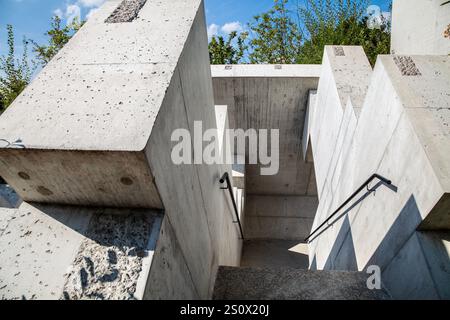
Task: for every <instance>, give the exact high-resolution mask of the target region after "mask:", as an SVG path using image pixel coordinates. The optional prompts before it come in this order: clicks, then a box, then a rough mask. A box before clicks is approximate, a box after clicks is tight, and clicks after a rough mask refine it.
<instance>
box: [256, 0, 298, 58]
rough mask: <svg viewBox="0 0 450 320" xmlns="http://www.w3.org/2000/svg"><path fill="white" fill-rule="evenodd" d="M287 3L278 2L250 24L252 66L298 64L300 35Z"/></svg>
mask: <svg viewBox="0 0 450 320" xmlns="http://www.w3.org/2000/svg"><path fill="white" fill-rule="evenodd" d="M287 3H288V0H275V1H274V6H273V7H272V9H270V10H269V11H268V12H265V13H263V14H261V15H258V16H255V17H254V21H253V22H251V23H250V25H249V26H250V29H251V31H252V38H251V40H250V48H251V52H250V54H249V59H250V63H271V64H277V63H295V61H296V59H297V56H298V54H299V52H300V42H301V36H300V33H299V30H298V27H297V24H296V23H295V22H294V21H293V20H292V18H291V15H290V13H289V11H288V10H287V8H286V6H287Z"/></svg>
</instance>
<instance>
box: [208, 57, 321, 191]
mask: <svg viewBox="0 0 450 320" xmlns="http://www.w3.org/2000/svg"><path fill="white" fill-rule="evenodd" d="M225 67H226V66H221V65H218V66H211V70H212V76H213V86H214V101H215V103H216V104H218V105H227V106H228V117H229V125H230V128H232V129H236V128H238V129H244V130H247V129H249V128H253V129H256V130H258V129H279V130H280V152H279V153H280V159H279V160H280V170H279V172H278V174H276V175H274V176H261V175H260V166H259V165H247V166H246V190H247V193H248V194H268V195H270V194H279V195H305V194H307V192H308V184H309V182H310V179H309V178H310V176H311V169H312V167H311V164H308V163H305V162H304V161H303V159H302V150H301V136H302V132H303V123H304V118H305V110H306V101H307V98H308V92H309V90H310V89H315V88H316V87H317V80H318V76H319V73H320V66H319V65H317V66H316V65H292V66H286V65H282V66H280V67H281V69H276V68H275V67H276V66H273V65H267V66H255V65H253V66H252V65H237V66H232V69H228V70H227V69H226V68H225ZM312 189H314V188H312Z"/></svg>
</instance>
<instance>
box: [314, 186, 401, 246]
mask: <svg viewBox="0 0 450 320" xmlns="http://www.w3.org/2000/svg"><path fill="white" fill-rule="evenodd" d="M382 185H384V186H385V187H387V188H389V189H391V190H392V191H394V192H397V187H396V186H395V185H392V184H387V183H384V182H383V181H378V182H377V183H376V184H375V186H374V187H372V188H367V191H366V192H365V193H364V194H363V195H362V196H360V197H359V198H358V199H357V200H355V201H354V202H353V204H352V205H351V206H350V207H348V208H347V209H345V210H344V211H343V212H342V213H341V214H339V215H337V216H336V218H334V219H332V220H330V221H329V222H328V224H327V225H326V226H324V227H322V230H321V231H319V232H318V233H316V234H315V235H314V236H313V237H312V238H311V239H310V240H309V241H310V242H312V241H314V240H315V239H316V238H317V237H319V236H320V235H321V234H323V233H324V232H325V231H326V230H328V228H330V227H331V226H332V225H334V224H335V223H336V222H337V221H338V220H340V219H341V218H342V217H344V216H345V215H346V214H347V213H349V212H350V211H351V210H352V209H353V208H355V207H356V206H357V205H358V204H360V203H361V202H362V201H363V200H364V199H366V198H367V197H368V196H369V195H370V194H372V193H373V194H374V196H376V191H377V189H378V188H379V187H380V186H382ZM343 226H344V225H343ZM341 229H342V228H341Z"/></svg>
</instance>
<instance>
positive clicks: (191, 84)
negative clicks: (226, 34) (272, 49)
mask: <svg viewBox="0 0 450 320" xmlns="http://www.w3.org/2000/svg"><path fill="white" fill-rule="evenodd" d="M145 8H146V6H144V8H143V10H145ZM207 44H208V41H207V34H206V23H205V17H204V8H203V5H201V6H200V7H199V9H198V11H197V14H196V16H195V19H194V22H193V23H192V28H191V32H190V34H189V37H188V39H187V41H186V44H185V47H184V50H183V53H182V55H181V57H180V60H179V62H178V65H177V67H176V70H175V72H174V75H173V77H172V79H171V82H170V85H169V88H168V90H167V92H166V94H165V98H164V101H163V104H162V106H161V109H160V111H159V114H158V116H157V118H156V121H155V124H154V127H153V130H152V133H151V136H150V140H149V142H148V145H147V147H146V149H145V153H146V156H147V159H148V161H149V163H150V166H151V168H152V172H153V173H154V175H155V184H156V185H157V187H158V192H159V194H160V196H161V200H162V202H163V205H164V209H165V215H166V216H167V217H168V218H169V220H170V225H171V227H172V229H173V231H174V234H175V235H176V241H177V244H176V246H178V247H179V248H180V250H181V252H182V253H183V256H184V259H185V263H186V266H187V268H188V270H189V275H190V276H191V279H192V282H193V284H194V286H195V290H196V293H197V295H198V296H199V298H202V299H206V298H209V297H211V294H212V289H213V285H214V280H215V274H216V271H217V267H218V265H239V260H240V256H241V245H242V241H241V240H240V233H239V228H238V226H237V224H235V223H233V221H234V219H235V218H234V215H235V214H234V211H233V205H232V203H231V198H230V195H229V193H228V191H227V190H222V189H220V183H219V179H220V177H221V176H222V175H223V173H224V172H229V173H230V174H231V172H232V168H231V165H207V164H198V165H190V164H182V165H175V164H174V163H173V162H172V160H171V150H172V146H173V145H175V144H174V143H170V138H171V135H172V132H173V131H174V130H175V129H179V128H183V129H187V130H188V131H189V132H190V133H191V136H193V133H194V121H202V126H203V130H206V129H209V128H217V123H216V114H215V104H214V99H213V89H212V82H211V69H210V64H209V55H208V50H207ZM183 276H184V275H183ZM189 281H191V280H190V279H186V280H185V283H189ZM166 283H167V284H170V283H174V282H166ZM175 285H176V288H177V290H186V292H185V293H183V294H184V295H185V296H188V295H190V294H191V293H192V288H191V287H190V286H188V287H186V288H184V289H183V288H180V286H178V285H179V283H175ZM165 292H173V290H172V288H167V290H166V291H165ZM177 295H181V293H177ZM166 298H171V297H170V296H166Z"/></svg>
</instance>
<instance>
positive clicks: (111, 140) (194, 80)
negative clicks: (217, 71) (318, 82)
mask: <svg viewBox="0 0 450 320" xmlns="http://www.w3.org/2000/svg"><path fill="white" fill-rule="evenodd" d="M120 3H121V1H119V0H112V1H107V2H106V3H105V4H104V5H103V6H102V7H101V8H100V9H99V10H98V11H97V12H96V13H95V14H94V15H93V16H92V17H91V18H90V19H89V21H88V22H87V23H86V24H85V25H84V26H83V28H82V29H81V30H80V31H79V32H78V33H77V34H76V35H75V36H74V37H73V38H72V40H71V41H70V42H69V43H68V44H67V45H66V46H65V47H64V49H62V50H61V51H60V52H59V53H58V55H57V56H56V57H55V58H54V59H53V60H52V61H51V62H50V63H49V64H48V65H47V66H46V67H45V68H44V69H43V71H42V72H41V73H40V74H39V75H38V76H37V78H36V79H35V80H34V81H33V83H32V84H31V85H30V86H28V87H27V89H26V90H25V91H24V92H23V94H21V95H20V96H19V97H18V99H17V100H16V101H15V102H14V103H13V105H12V106H11V107H10V108H8V110H7V111H6V112H5V113H4V114H3V115H2V117H0V135H1V136H2V138H4V139H5V140H6V141H9V142H11V143H4V144H3V145H2V148H1V149H0V175H1V176H2V177H4V178H5V180H6V181H7V182H8V183H10V184H11V185H12V186H13V188H14V189H15V190H17V192H18V193H19V194H20V195H21V196H22V198H23V199H24V200H26V201H37V202H45V203H58V204H71V205H75V206H76V207H75V209H71V208H72V207H69V206H67V208H66V207H63V208H66V209H67V210H68V214H70V212H73V211H77V210H78V208H79V207H78V206H80V205H96V206H102V207H105V206H112V207H144V208H158V209H163V210H164V214H165V218H164V224H163V227H162V229H161V231H160V232H159V237H157V238H158V241H157V243H156V240H155V250H156V258H155V260H154V263H153V264H151V265H150V264H146V265H145V268H144V267H143V268H142V269H143V270H144V271H145V277H144V278H145V279H144V284H143V285H142V284H141V285H139V286H138V288H136V292H139V298H153V299H161V298H166V299H170V298H201V299H206V298H209V297H210V296H211V294H212V287H213V284H214V280H215V273H216V271H217V268H218V265H219V264H220V265H231V266H233V265H238V264H239V260H240V255H241V254H240V253H241V239H240V234H239V229H238V227H237V225H236V224H234V223H233V220H234V212H233V206H232V203H231V199H230V196H229V194H228V192H227V191H226V190H222V189H220V184H219V179H220V177H221V176H222V174H223V173H224V172H226V171H227V172H229V173H230V174H231V171H232V170H231V166H225V165H224V166H222V165H206V164H205V165H202V164H198V165H194V164H184V165H175V164H173V162H172V159H171V151H172V147H173V146H174V145H175V143H174V142H171V134H172V132H173V131H174V130H175V129H180V128H186V129H188V130H189V131H190V132H191V133H192V136H193V122H194V121H195V120H201V121H202V122H203V128H204V129H208V128H216V127H217V123H216V118H215V110H214V99H213V89H212V81H211V70H210V65H209V56H208V50H207V44H208V42H207V35H206V25H205V15H204V7H203V2H202V1H201V0H195V1H192V0H189V1H188V0H175V1H164V2H155V1H147V2H146V3H145V4H144V6H143V7H142V8H141V9H140V11H139V14H138V16H137V17H136V19H134V20H133V21H131V22H119V23H113V22H110V19H108V17H110V15H111V13H112V12H113V11H114V10H115V9H116V8H117V7H118V6H119V5H120ZM107 19H108V21H105V20H107ZM49 88H52V90H51V91H50V90H48V89H49ZM31 105H32V106H33V108H30V106H31ZM13 142H15V143H13ZM25 204H26V203H24V205H25ZM124 210H125V209H124ZM95 212H96V211H95V210H94V213H95ZM126 212H127V211H124V214H125V215H126V216H127V217H128V215H127V214H126ZM68 218H70V216H69V217H68ZM94 218H95V219H97V215H96V214H94ZM94 218H93V219H94ZM129 218H130V219H131V220H132V219H134V218H133V214H130V217H129ZM120 219H122V218H120ZM133 221H134V220H133ZM68 223H69V222H67V221H65V220H64V221H63V225H65V224H68ZM124 223H125V224H126V222H124ZM44 226H45V227H46V226H47V224H45V225H44ZM121 226H123V223H122V224H119V226H118V228H119V229H120V228H121ZM130 228H132V229H136V233H138V234H141V233H142V232H141V231H142V230H141V228H140V227H136V226H134V225H133V226H132V227H130ZM158 230H159V229H158ZM157 233H158V232H157ZM11 234H12V236H14V237H16V238H20V236H21V234H22V233H21V230H20V229H14V230H11ZM44 234H45V233H44ZM45 236H46V237H47V236H49V235H47V234H45ZM66 238H68V241H70V239H69V238H70V233H63V234H62V235H61V239H60V240H59V242H64V240H65V239H66ZM86 238H89V239H91V238H93V239H95V235H94V236H91V237H89V236H87V237H86ZM77 239H78V238H77ZM80 239H81V238H80ZM91 240H92V239H91ZM80 241H81V240H80ZM86 241H88V240H86ZM51 244H52V245H53V244H54V245H58V243H57V242H56V241H51ZM76 248H80V250H81V249H83V248H84V245H83V243H81V244H80V242H79V241H78V242H74V243H73V248H72V249H73V250H75V249H76ZM87 248H88V249H89V250H91V249H92V246H90V245H89V246H87ZM4 250H6V251H7V253H8V255H11V258H10V259H11V260H12V261H14V255H15V254H17V250H16V249H15V248H9V247H7V248H5V249H4ZM73 250H72V251H73ZM72 251H70V250H69V251H68V252H66V251H64V252H65V254H67V256H64V257H63V258H61V259H62V260H61V261H62V263H64V268H67V266H68V265H69V264H70V261H72V260H71V259H75V260H74V261H73V264H74V265H75V266H76V268H78V267H81V266H82V263H84V262H83V261H81V260H80V259H78V258H77V257H76V256H73V254H72V253H73V252H72ZM19 252H20V254H25V253H23V252H21V251H19ZM27 256H29V255H27ZM44 256H45V255H44ZM27 258H30V259H31V256H30V257H27ZM103 258H104V257H103ZM55 259H56V260H58V259H60V258H59V256H55ZM4 261H7V262H4V263H7V265H5V267H3V266H2V267H3V268H2V270H5V272H7V273H8V275H7V276H5V277H4V278H3V279H7V280H8V281H10V282H9V284H13V283H15V282H14V281H15V279H14V275H10V274H9V273H11V272H13V271H14V269H13V267H12V265H13V264H12V263H13V262H10V261H9V260H4ZM152 261H153V260H152ZM45 263H47V262H43V261H40V260H39V261H34V263H33V262H30V264H29V265H28V268H30V267H31V268H33V267H34V268H40V267H41V266H43V265H45ZM88 267H89V266H85V268H88ZM49 268H50V269H51V266H50V265H49ZM49 268H47V269H45V270H44V269H43V270H42V273H43V274H44V276H45V277H50V276H52V272H51V270H50V269H49ZM76 268H75V269H76ZM61 270H62V269H61ZM76 270H78V269H76ZM86 270H87V269H86ZM78 271H80V270H78ZM88 271H89V270H88ZM58 272H59V271H58ZM80 272H81V271H80ZM74 276H75V273H74V274H72V275H71V276H70V277H71V278H70V279H69V283H72V280H71V279H72V277H74ZM147 277H148V279H149V281H148V283H147V282H146V280H147ZM19 278H20V281H22V282H23V283H24V284H23V286H20V287H18V288H19V289H18V290H17V291H14V294H16V293H17V292H29V293H30V294H32V293H33V294H34V293H35V292H36V290H35V289H36V288H35V287H34V284H33V285H30V286H29V287H27V286H26V282H25V281H26V279H27V278H26V277H23V278H22V277H19ZM56 278H57V280H58V281H61V279H60V277H56ZM13 280H14V281H13ZM11 281H12V282H11ZM58 288H59V287H58ZM77 288H78V287H72V288H71V289H72V291H71V292H70V293H69V296H70V297H71V298H80V297H84V296H83V294H84V293H83V292H81V293H80V292H79V290H78V289H77ZM45 292H46V293H47V291H45ZM94 293H95V292H94ZM38 296H39V295H38ZM45 297H46V296H45ZM89 297H90V298H92V297H91V296H89ZM108 297H109V296H108ZM109 298H117V297H109Z"/></svg>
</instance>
